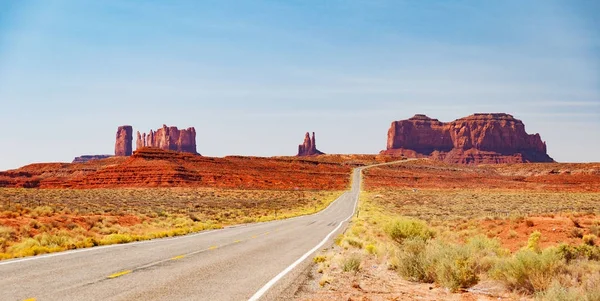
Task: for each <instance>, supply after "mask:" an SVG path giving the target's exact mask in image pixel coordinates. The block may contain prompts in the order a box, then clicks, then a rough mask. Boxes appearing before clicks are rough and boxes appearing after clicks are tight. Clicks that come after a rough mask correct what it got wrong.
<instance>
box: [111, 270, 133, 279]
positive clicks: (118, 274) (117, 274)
mask: <svg viewBox="0 0 600 301" xmlns="http://www.w3.org/2000/svg"><path fill="white" fill-rule="evenodd" d="M131 272H132V271H131V270H127V271H122V272H118V273H114V274H112V275H110V276H108V277H106V278H108V279H114V278H117V277H121V276H123V275H127V274H129V273H131Z"/></svg>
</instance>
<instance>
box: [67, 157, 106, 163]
mask: <svg viewBox="0 0 600 301" xmlns="http://www.w3.org/2000/svg"><path fill="white" fill-rule="evenodd" d="M110 157H112V155H83V156H79V157H75V159H73V162H72V163H85V162H89V161H93V160H102V159H106V158H110Z"/></svg>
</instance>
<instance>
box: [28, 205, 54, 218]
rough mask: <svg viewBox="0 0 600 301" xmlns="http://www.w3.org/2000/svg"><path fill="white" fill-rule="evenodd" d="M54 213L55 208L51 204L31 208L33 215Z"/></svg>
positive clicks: (50, 214)
mask: <svg viewBox="0 0 600 301" xmlns="http://www.w3.org/2000/svg"><path fill="white" fill-rule="evenodd" d="M53 214H54V208H52V207H50V206H38V207H35V208H33V210H31V216H33V217H36V216H52V215H53Z"/></svg>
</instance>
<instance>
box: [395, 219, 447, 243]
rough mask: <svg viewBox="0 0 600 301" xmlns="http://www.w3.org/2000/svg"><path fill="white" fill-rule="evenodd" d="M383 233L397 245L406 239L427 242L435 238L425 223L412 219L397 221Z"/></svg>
mask: <svg viewBox="0 0 600 301" xmlns="http://www.w3.org/2000/svg"><path fill="white" fill-rule="evenodd" d="M385 232H386V233H387V234H388V235H389V236H390V238H391V239H393V240H394V241H395V242H397V243H399V244H401V243H402V242H403V241H404V240H405V239H408V238H413V237H419V238H421V239H423V240H428V239H431V238H433V237H434V236H435V232H434V231H433V230H432V229H430V228H429V226H427V224H426V223H425V222H423V221H420V220H414V219H398V220H396V221H394V222H393V223H391V224H389V225H388V226H387V227H386V228H385Z"/></svg>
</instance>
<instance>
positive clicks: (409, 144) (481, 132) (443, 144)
mask: <svg viewBox="0 0 600 301" xmlns="http://www.w3.org/2000/svg"><path fill="white" fill-rule="evenodd" d="M382 153H385V154H391V155H404V156H409V157H432V158H435V159H439V160H443V161H445V162H447V163H463V164H480V163H520V162H553V161H554V160H553V159H552V158H550V157H549V156H548V155H547V154H546V143H545V142H543V141H542V139H541V137H540V135H539V134H535V135H529V134H527V132H525V125H524V124H523V122H522V121H521V120H519V119H516V118H514V117H513V116H512V115H509V114H505V113H489V114H488V113H479V114H474V115H471V116H468V117H465V118H460V119H457V120H455V121H452V122H447V123H444V122H440V121H439V120H437V119H432V118H429V117H427V116H425V115H421V114H417V115H415V116H414V117H412V118H410V119H408V120H400V121H395V122H392V125H391V127H390V129H389V131H388V141H387V150H386V151H383V152H382Z"/></svg>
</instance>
